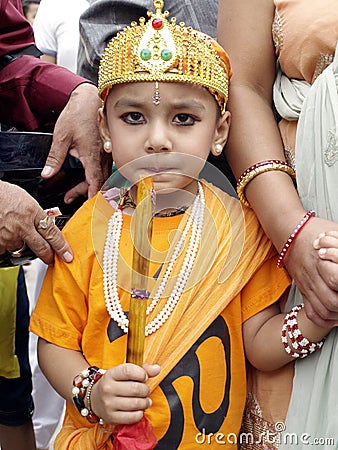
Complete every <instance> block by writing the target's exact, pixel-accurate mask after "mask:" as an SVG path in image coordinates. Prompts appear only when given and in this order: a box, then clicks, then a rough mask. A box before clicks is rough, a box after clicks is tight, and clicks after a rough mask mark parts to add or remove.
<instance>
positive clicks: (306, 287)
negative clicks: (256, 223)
mask: <svg viewBox="0 0 338 450" xmlns="http://www.w3.org/2000/svg"><path fill="white" fill-rule="evenodd" d="M327 233H329V234H330V235H331V238H330V240H329V239H328V238H326V239H325V240H324V238H323V237H321V238H320V244H319V242H318V236H323V234H327ZM333 236H338V225H337V224H335V223H334V222H329V221H327V220H324V219H320V218H317V217H314V218H312V219H311V220H310V221H309V222H308V223H307V224H306V225H305V227H304V228H303V229H302V230H301V232H300V233H299V235H298V236H297V238H296V239H295V241H294V243H293V244H292V246H291V247H290V249H289V251H288V253H287V255H286V258H285V263H286V268H287V270H288V272H289V273H290V275H291V277H292V278H293V279H294V280H295V283H296V285H297V287H298V289H299V291H300V292H301V294H302V295H303V298H304V306H305V311H306V314H307V316H308V317H309V319H311V320H312V321H313V322H314V323H316V324H317V325H319V326H323V327H330V328H331V327H332V326H333V325H338V265H336V264H335V263H334V262H332V261H333V260H332V259H330V257H327V258H324V257H323V256H324V254H323V252H322V255H321V253H320V250H318V249H317V248H316V246H318V245H322V246H323V247H325V245H326V246H330V244H333V239H338V238H337V237H335V238H334V237H333ZM324 244H325V245H324ZM333 250H336V249H330V252H329V253H326V255H331V258H332V252H333ZM336 252H338V250H336ZM336 255H337V253H336Z"/></svg>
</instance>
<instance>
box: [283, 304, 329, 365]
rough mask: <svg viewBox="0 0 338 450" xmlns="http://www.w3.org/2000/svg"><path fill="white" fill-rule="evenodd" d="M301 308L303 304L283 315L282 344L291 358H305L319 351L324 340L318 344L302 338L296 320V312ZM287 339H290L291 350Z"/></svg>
mask: <svg viewBox="0 0 338 450" xmlns="http://www.w3.org/2000/svg"><path fill="white" fill-rule="evenodd" d="M303 307H304V305H303V304H301V305H296V306H294V307H293V308H292V310H291V311H290V312H289V313H287V314H286V315H285V318H284V322H283V326H282V333H281V340H282V344H283V346H284V349H285V351H286V353H288V354H289V355H290V356H292V357H293V358H305V357H306V356H308V355H310V354H311V353H313V352H315V351H316V350H319V349H320V348H321V347H322V346H323V344H324V340H325V338H324V339H322V340H321V341H319V342H311V341H309V340H308V339H307V338H305V337H304V336H303V334H302V332H301V331H300V329H299V327H298V319H297V315H298V312H299V311H300V310H301V309H302V308H303ZM288 338H289V339H290V342H291V345H292V347H293V348H291V347H290V345H289V341H288ZM293 349H296V350H297V351H294V350H293Z"/></svg>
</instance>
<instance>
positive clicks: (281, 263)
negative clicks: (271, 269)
mask: <svg viewBox="0 0 338 450" xmlns="http://www.w3.org/2000/svg"><path fill="white" fill-rule="evenodd" d="M315 215H316V213H315V212H314V211H308V212H307V213H306V214H305V216H304V217H303V218H302V220H301V221H300V222H299V224H298V225H297V226H296V228H295V229H294V230H293V232H292V233H291V234H290V237H289V239H288V240H287V241H286V242H285V244H284V247H283V248H282V251H281V252H280V254H279V257H278V260H277V267H279V268H282V267H284V265H285V264H284V259H285V255H286V254H287V252H288V250H289V248H290V247H291V245H292V243H293V242H294V241H295V239H296V237H297V236H298V234H299V232H300V231H301V230H302V228H303V227H304V225H305V224H306V223H307V222H308V221H309V220H310V219H311V217H314V216H315Z"/></svg>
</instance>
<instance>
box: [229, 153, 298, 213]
mask: <svg viewBox="0 0 338 450" xmlns="http://www.w3.org/2000/svg"><path fill="white" fill-rule="evenodd" d="M271 170H280V171H282V172H286V173H287V174H288V175H290V176H291V178H292V179H293V180H294V182H295V181H296V173H295V170H294V169H293V167H292V166H291V165H290V164H289V163H287V162H286V161H282V160H279V159H268V160H266V161H260V162H258V163H256V164H253V165H252V166H250V167H249V168H248V169H246V170H245V171H244V172H243V173H242V175H241V176H240V177H239V179H238V181H237V194H238V198H239V199H240V201H241V203H242V204H243V205H246V206H250V204H249V202H248V200H247V198H246V197H245V188H246V186H247V185H248V183H250V181H252V180H253V179H254V178H255V177H256V176H257V175H260V174H261V173H264V172H270V171H271Z"/></svg>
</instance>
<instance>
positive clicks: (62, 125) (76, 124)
mask: <svg viewBox="0 0 338 450" xmlns="http://www.w3.org/2000/svg"><path fill="white" fill-rule="evenodd" d="M100 106H101V100H100V99H99V96H98V93H97V88H96V86H94V85H93V84H91V83H82V84H80V85H79V86H78V87H77V88H76V89H74V91H73V92H72V94H71V96H70V98H69V100H68V103H67V105H66V106H65V108H64V110H63V111H62V113H61V114H60V116H59V118H58V120H57V122H56V124H55V128H54V135H53V142H52V146H51V149H50V152H49V155H48V157H47V160H46V163H45V167H44V169H43V170H42V173H41V176H42V177H43V178H50V177H52V176H53V175H55V174H56V173H57V172H58V171H59V170H60V169H61V167H62V164H63V162H64V160H65V158H66V156H67V153H69V154H70V155H72V156H74V157H76V158H78V159H79V160H80V161H81V163H82V165H83V167H84V169H85V174H86V182H87V185H88V186H86V185H84V184H83V185H82V187H84V189H83V188H82V187H80V188H79V189H76V188H73V189H72V190H71V191H70V193H68V195H67V194H66V196H65V201H66V203H70V202H71V201H72V200H74V198H75V197H76V196H77V195H79V193H80V194H84V193H85V190H87V189H88V197H89V198H91V197H93V196H94V195H95V194H96V193H97V192H98V191H99V190H100V188H101V187H102V184H103V182H104V181H105V180H106V179H107V178H108V173H109V168H110V167H109V161H107V158H105V159H103V158H102V156H103V151H102V143H101V139H100V135H99V129H98V125H97V114H98V109H99V107H100ZM103 161H104V163H103Z"/></svg>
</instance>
